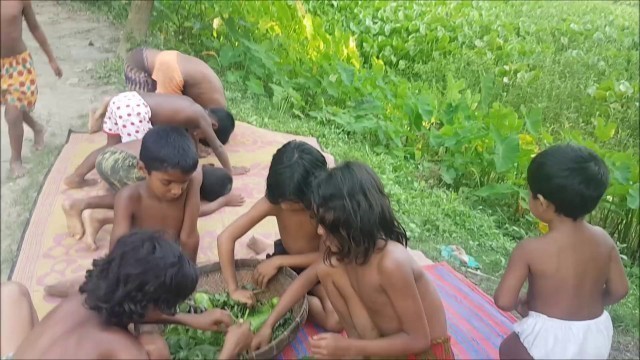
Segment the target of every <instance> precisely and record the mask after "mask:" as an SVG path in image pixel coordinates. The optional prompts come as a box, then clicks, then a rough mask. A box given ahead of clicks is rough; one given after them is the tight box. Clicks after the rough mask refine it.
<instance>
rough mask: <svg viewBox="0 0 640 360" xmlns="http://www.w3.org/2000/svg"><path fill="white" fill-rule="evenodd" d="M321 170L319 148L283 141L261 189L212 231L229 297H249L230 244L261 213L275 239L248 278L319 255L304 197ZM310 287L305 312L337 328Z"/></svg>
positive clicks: (300, 265) (319, 292) (265, 276)
mask: <svg viewBox="0 0 640 360" xmlns="http://www.w3.org/2000/svg"><path fill="white" fill-rule="evenodd" d="M325 171H327V160H326V159H325V157H324V156H323V155H322V153H320V151H318V150H317V149H316V148H314V147H313V146H311V145H309V144H307V143H305V142H302V141H295V140H293V141H289V142H288V143H286V144H284V145H283V146H282V147H281V148H280V149H278V150H277V151H276V153H275V154H274V155H273V159H272V161H271V165H270V166H269V174H268V175H267V189H266V195H265V196H264V197H263V198H262V199H260V200H258V202H256V204H255V205H253V207H252V208H251V209H249V211H247V212H246V213H245V214H243V215H242V216H240V217H239V218H238V219H236V220H235V221H234V222H233V223H231V225H229V226H228V227H227V228H226V229H225V230H224V231H223V232H222V233H221V234H220V235H219V236H218V254H219V256H220V265H221V269H222V275H223V276H224V279H225V282H226V284H227V287H228V288H229V294H230V295H231V297H232V298H233V299H235V300H238V301H241V302H244V303H247V304H252V303H254V302H255V297H254V296H253V293H252V292H250V291H247V290H243V289H241V288H239V286H238V281H237V278H236V272H235V268H234V248H235V243H236V241H237V240H238V239H240V238H241V237H242V236H243V235H244V234H246V233H247V232H249V231H250V230H251V229H252V228H253V227H254V226H256V225H257V224H258V223H259V222H260V221H262V220H263V219H265V218H267V217H270V216H273V217H275V218H276V221H277V222H278V229H279V230H280V237H281V239H280V240H278V241H276V243H275V244H274V253H273V254H272V255H267V260H265V261H263V262H262V263H261V264H260V265H259V266H258V267H257V268H256V270H255V273H254V280H255V282H256V284H257V285H258V286H260V287H262V288H264V287H265V286H266V285H267V283H268V282H269V280H270V279H271V278H272V277H273V276H274V275H275V274H276V272H277V271H278V269H280V268H281V267H289V268H292V269H293V270H294V271H297V272H301V271H302V270H304V269H306V268H307V267H309V266H310V265H311V264H313V263H314V262H316V261H318V260H320V259H321V258H322V254H321V253H320V252H319V250H320V249H319V246H320V237H319V236H318V233H317V232H316V228H317V225H316V222H315V221H314V220H313V219H311V217H310V214H309V211H307V209H306V208H305V204H308V202H309V190H310V187H311V183H312V181H313V179H314V178H315V177H316V176H318V175H319V174H320V173H322V172H325ZM254 250H255V248H254ZM258 252H261V251H258ZM310 290H311V289H310ZM311 293H312V294H313V296H309V318H310V319H311V320H312V321H313V322H315V323H316V324H318V325H321V326H322V327H324V328H325V329H327V330H330V331H340V330H341V326H340V323H339V321H338V318H337V316H336V314H335V311H333V309H332V307H331V304H330V303H329V300H328V298H327V295H326V293H325V292H324V290H323V289H322V288H321V287H320V286H317V287H315V288H313V290H312V291H311Z"/></svg>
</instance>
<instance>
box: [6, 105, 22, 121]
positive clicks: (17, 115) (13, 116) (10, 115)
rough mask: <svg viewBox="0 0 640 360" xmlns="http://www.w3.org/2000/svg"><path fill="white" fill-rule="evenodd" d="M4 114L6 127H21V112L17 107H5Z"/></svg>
mask: <svg viewBox="0 0 640 360" xmlns="http://www.w3.org/2000/svg"><path fill="white" fill-rule="evenodd" d="M4 114H5V120H6V121H7V125H18V124H19V125H22V111H21V110H20V109H18V108H17V107H15V106H13V105H7V107H6V108H5V113H4Z"/></svg>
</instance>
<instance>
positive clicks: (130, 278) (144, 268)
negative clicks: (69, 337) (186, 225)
mask: <svg viewBox="0 0 640 360" xmlns="http://www.w3.org/2000/svg"><path fill="white" fill-rule="evenodd" d="M197 284H198V269H197V267H196V265H195V264H194V263H193V262H192V261H191V260H189V258H188V257H187V256H186V255H184V254H183V253H182V251H180V247H179V246H178V245H177V243H176V242H175V241H172V240H171V239H169V238H167V237H166V236H165V235H163V234H162V233H159V232H150V231H132V232H130V233H128V234H126V235H124V236H122V237H121V238H120V240H118V242H117V243H116V245H115V246H114V247H113V249H112V250H111V252H110V253H109V254H108V255H106V256H105V257H102V258H100V259H96V260H94V261H93V266H92V268H91V269H89V270H87V274H86V277H85V281H84V283H83V284H82V285H81V286H80V293H81V294H84V295H85V300H84V303H85V306H86V307H87V308H88V309H89V310H92V311H95V312H96V313H98V315H100V316H101V317H102V319H103V321H104V322H105V323H107V324H109V325H113V326H118V327H122V328H125V327H127V326H129V324H131V323H137V322H141V321H142V320H143V319H144V318H145V316H146V314H147V313H148V311H149V310H150V309H152V308H154V307H155V308H156V309H157V310H159V311H161V312H163V313H165V314H170V315H173V314H174V313H175V308H176V306H177V305H178V304H179V303H181V302H182V301H184V300H185V299H187V297H189V295H191V293H193V292H194V291H195V289H196V285H197Z"/></svg>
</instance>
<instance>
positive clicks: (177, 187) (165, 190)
mask: <svg viewBox="0 0 640 360" xmlns="http://www.w3.org/2000/svg"><path fill="white" fill-rule="evenodd" d="M145 175H146V176H147V185H148V186H149V189H150V190H151V192H153V194H155V195H156V196H157V197H159V198H160V199H163V200H167V201H171V200H175V199H177V198H179V197H180V196H181V195H182V193H183V192H184V191H185V189H186V188H187V185H188V184H189V180H190V179H191V174H183V173H182V172H180V171H178V170H169V171H153V172H151V174H149V173H147V172H145Z"/></svg>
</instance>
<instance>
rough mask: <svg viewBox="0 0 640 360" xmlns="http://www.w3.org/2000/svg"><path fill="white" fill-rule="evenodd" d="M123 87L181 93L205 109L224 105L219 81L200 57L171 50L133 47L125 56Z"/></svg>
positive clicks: (143, 90) (133, 89)
mask: <svg viewBox="0 0 640 360" xmlns="http://www.w3.org/2000/svg"><path fill="white" fill-rule="evenodd" d="M124 78H125V82H126V84H127V89H129V90H131V91H139V92H157V93H158V94H174V95H185V96H188V97H190V98H192V99H193V101H195V102H196V103H198V104H199V105H200V106H202V107H203V108H205V109H209V108H223V109H226V107H227V100H226V98H225V94H224V88H223V86H222V82H221V81H220V78H219V77H218V75H216V73H215V72H214V71H213V69H211V67H209V65H207V63H205V62H204V61H202V60H200V59H198V58H196V57H193V56H189V55H186V54H183V53H180V52H178V51H175V50H164V51H163V50H156V49H148V48H137V49H134V50H132V51H131V52H130V53H129V54H128V55H127V58H126V59H125V69H124Z"/></svg>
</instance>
